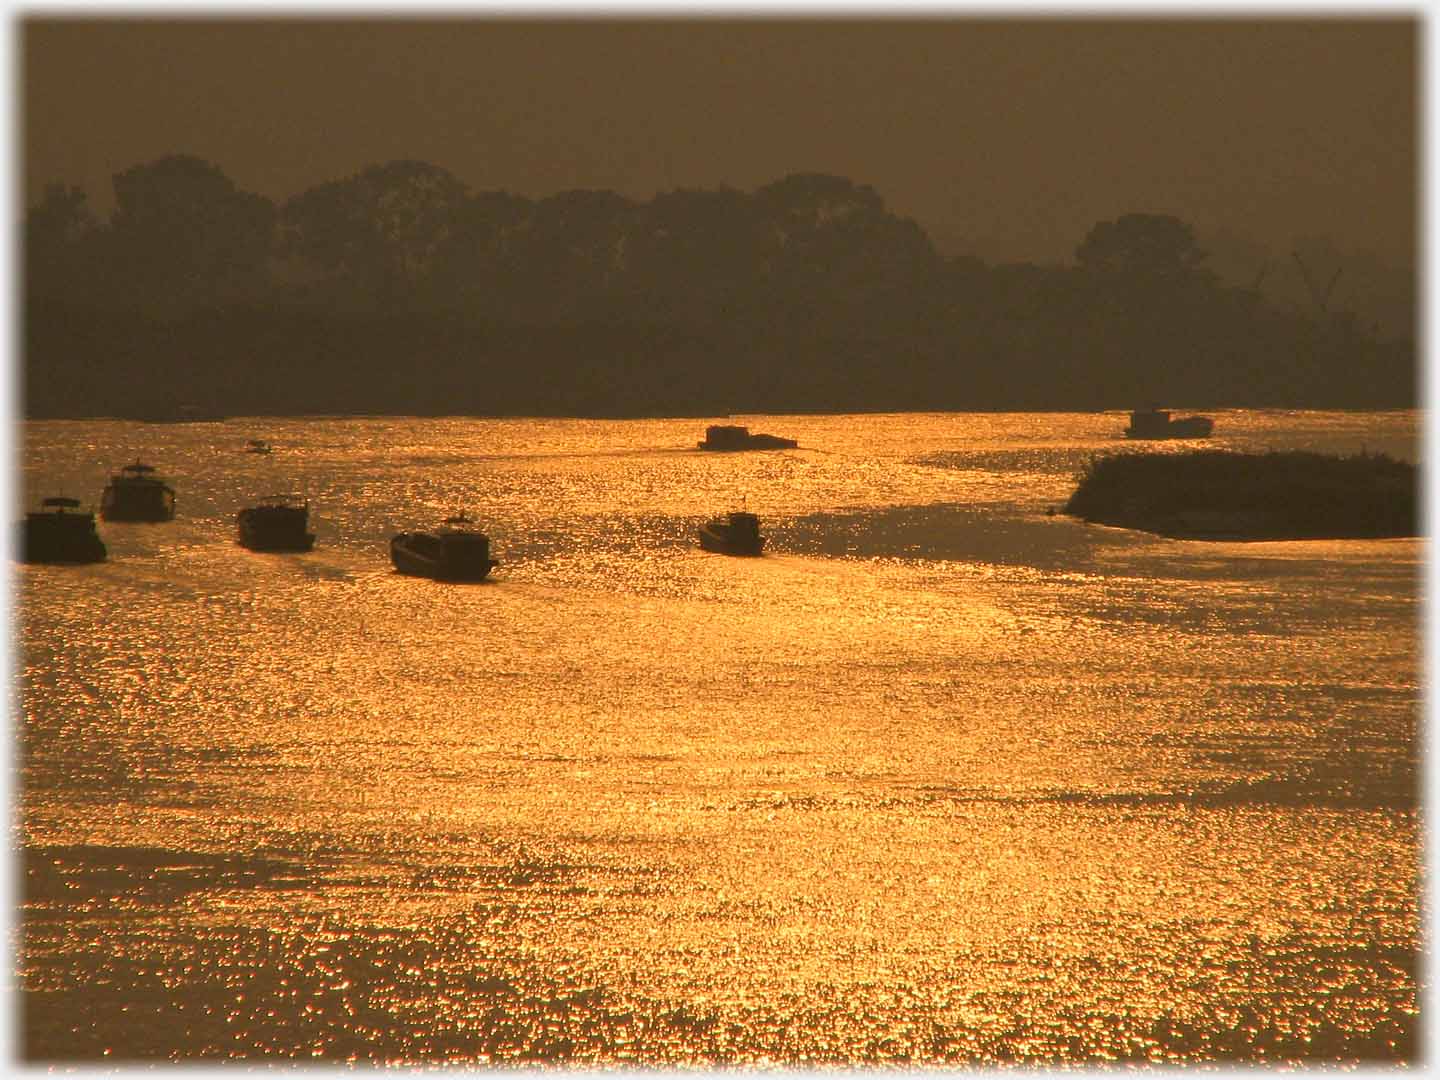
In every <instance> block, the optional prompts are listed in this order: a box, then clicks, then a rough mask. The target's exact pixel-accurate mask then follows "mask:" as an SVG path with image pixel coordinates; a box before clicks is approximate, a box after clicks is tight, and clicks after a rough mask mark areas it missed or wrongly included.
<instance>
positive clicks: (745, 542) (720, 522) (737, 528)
mask: <svg viewBox="0 0 1440 1080" xmlns="http://www.w3.org/2000/svg"><path fill="white" fill-rule="evenodd" d="M700 546H701V547H702V548H704V549H705V550H706V551H714V552H718V553H719V554H721V555H759V554H760V551H761V549H762V548H764V546H765V537H763V536H761V535H760V519H759V518H757V517H756V516H755V515H754V514H747V513H746V512H745V511H743V510H735V511H732V512H731V513H729V514H727V515H726V516H725V517H723V518H716V519H714V520H713V521H707V522H706V523H705V524H704V525H701V526H700Z"/></svg>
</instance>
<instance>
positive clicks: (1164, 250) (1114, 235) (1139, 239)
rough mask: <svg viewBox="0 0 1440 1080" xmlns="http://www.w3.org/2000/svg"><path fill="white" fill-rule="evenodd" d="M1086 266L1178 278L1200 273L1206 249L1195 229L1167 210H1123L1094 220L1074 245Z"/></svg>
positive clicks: (1129, 274) (1146, 276) (1127, 274)
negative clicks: (1112, 217) (1108, 218)
mask: <svg viewBox="0 0 1440 1080" xmlns="http://www.w3.org/2000/svg"><path fill="white" fill-rule="evenodd" d="M1075 259H1076V261H1077V262H1078V263H1079V264H1080V265H1081V266H1082V267H1084V268H1085V269H1086V270H1091V271H1095V272H1099V273H1107V274H1114V275H1119V276H1124V277H1128V278H1134V279H1140V278H1144V279H1149V280H1152V281H1160V280H1170V281H1173V280H1179V279H1183V278H1189V277H1194V276H1196V275H1197V274H1199V273H1200V264H1201V263H1203V262H1204V261H1205V252H1203V251H1201V250H1200V247H1199V245H1198V244H1197V243H1196V242H1195V233H1194V230H1193V229H1191V228H1190V226H1189V225H1187V224H1185V223H1184V222H1183V221H1181V220H1180V219H1179V218H1177V217H1172V216H1170V215H1168V214H1125V215H1122V216H1121V217H1119V218H1117V219H1116V220H1115V221H1102V222H1099V223H1098V224H1096V225H1095V226H1094V227H1093V228H1092V229H1091V230H1090V232H1089V233H1088V234H1087V235H1086V237H1085V239H1084V240H1083V241H1081V243H1080V246H1079V247H1077V248H1076V249H1075Z"/></svg>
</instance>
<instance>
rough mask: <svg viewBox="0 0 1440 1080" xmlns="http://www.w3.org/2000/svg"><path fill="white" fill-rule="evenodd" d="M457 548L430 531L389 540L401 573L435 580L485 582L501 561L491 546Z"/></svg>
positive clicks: (392, 555)
mask: <svg viewBox="0 0 1440 1080" xmlns="http://www.w3.org/2000/svg"><path fill="white" fill-rule="evenodd" d="M476 547H477V550H457V549H456V548H455V547H454V546H450V545H446V544H444V543H443V542H442V541H441V540H440V539H439V538H438V537H435V536H432V535H430V534H428V533H400V534H399V535H397V536H394V537H392V538H391V540H390V562H391V564H392V565H394V567H395V569H396V570H398V571H399V572H400V573H402V574H409V575H411V576H412V577H427V578H433V579H434V580H436V581H484V580H485V579H486V578H487V577H489V576H490V571H491V570H493V569H495V567H497V566H499V565H500V563H499V562H498V561H497V560H495V559H492V558H490V554H489V548H488V545H486V547H485V549H484V550H483V551H482V550H478V545H477V546H476Z"/></svg>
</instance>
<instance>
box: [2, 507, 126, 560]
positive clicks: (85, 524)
mask: <svg viewBox="0 0 1440 1080" xmlns="http://www.w3.org/2000/svg"><path fill="white" fill-rule="evenodd" d="M105 555H106V552H105V544H104V542H103V541H102V540H101V539H100V534H99V533H97V532H96V531H95V515H94V514H92V513H90V512H89V511H84V512H81V511H80V500H79V499H69V498H65V497H63V496H55V497H52V498H48V499H43V500H42V501H41V503H40V509H39V510H31V511H30V512H29V513H27V514H26V515H25V520H24V522H23V523H22V524H21V526H20V559H21V561H22V562H31V563H92V562H104V560H105Z"/></svg>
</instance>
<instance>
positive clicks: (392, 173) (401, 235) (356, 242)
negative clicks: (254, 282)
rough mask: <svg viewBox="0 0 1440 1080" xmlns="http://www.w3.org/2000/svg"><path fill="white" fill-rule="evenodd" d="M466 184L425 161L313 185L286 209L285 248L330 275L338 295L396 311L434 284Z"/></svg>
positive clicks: (375, 168) (387, 166)
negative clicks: (435, 270)
mask: <svg viewBox="0 0 1440 1080" xmlns="http://www.w3.org/2000/svg"><path fill="white" fill-rule="evenodd" d="M465 196H466V189H465V185H464V184H462V183H461V182H460V181H459V180H457V179H455V177H454V176H452V175H451V174H450V173H449V172H447V171H446V170H445V169H442V168H440V167H439V166H436V165H429V164H426V163H425V162H421V161H392V162H389V163H388V164H384V165H372V166H371V167H369V168H368V169H365V170H364V171H363V172H361V173H359V174H357V175H355V176H352V177H349V178H347V179H345V180H335V181H331V182H329V183H326V184H321V185H319V186H317V187H313V188H311V189H310V190H308V191H306V192H303V193H301V194H300V195H297V196H295V197H294V198H292V199H290V200H289V201H288V202H287V203H286V204H285V206H284V208H283V210H282V212H281V220H282V225H283V230H284V247H285V250H286V251H287V252H288V253H290V254H292V255H297V256H299V257H300V258H302V259H304V260H307V261H309V262H310V263H312V264H314V265H315V266H317V267H319V268H320V269H321V270H322V271H324V272H325V273H327V274H329V275H330V276H331V278H332V284H334V285H338V286H339V288H338V290H332V293H331V295H332V297H334V296H336V295H338V296H340V297H342V298H344V299H346V300H348V301H349V302H350V303H354V304H359V305H362V306H368V305H370V304H379V305H380V306H381V307H383V308H392V307H396V306H400V305H403V304H406V303H408V302H411V301H412V300H413V299H414V297H415V295H416V293H417V292H419V291H420V290H422V289H423V288H424V287H425V286H426V285H427V284H428V282H429V279H430V276H431V274H432V271H433V270H434V269H435V267H436V261H437V257H438V255H439V253H440V252H441V250H442V249H443V248H444V246H445V245H446V243H447V241H448V240H449V239H450V236H451V234H452V232H453V230H454V228H455V226H456V221H457V217H458V215H459V212H460V209H461V207H462V206H463V204H464V201H465Z"/></svg>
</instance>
